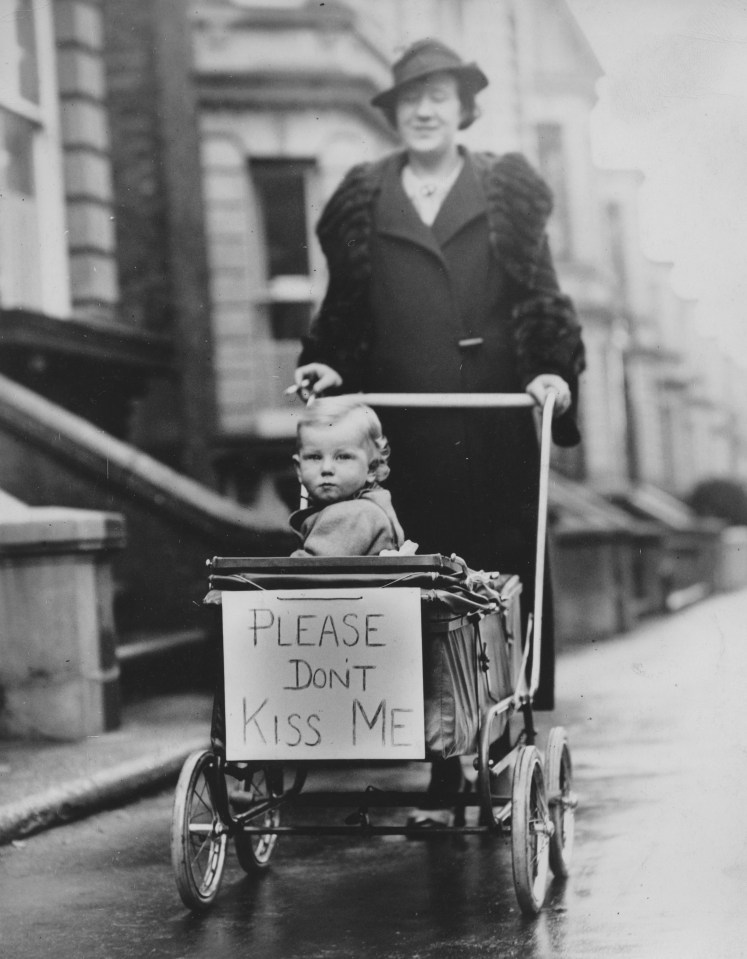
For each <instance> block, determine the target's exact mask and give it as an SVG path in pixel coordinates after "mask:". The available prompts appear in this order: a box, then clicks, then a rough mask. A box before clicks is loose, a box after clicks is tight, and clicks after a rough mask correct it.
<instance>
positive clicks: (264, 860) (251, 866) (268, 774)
mask: <svg viewBox="0 0 747 959" xmlns="http://www.w3.org/2000/svg"><path fill="white" fill-rule="evenodd" d="M282 793H283V770H282V769H277V768H272V767H268V766H262V767H258V768H255V769H250V770H249V771H248V772H247V775H246V778H245V779H243V780H242V781H241V782H239V783H237V784H236V786H235V787H234V792H233V793H232V794H231V799H232V800H233V801H234V802H235V803H236V805H237V806H239V811H241V810H243V809H245V808H246V807H247V806H249V805H255V804H256V803H258V802H264V801H265V800H267V799H272V798H274V797H276V796H281V795H282ZM249 824H250V825H251V826H257V825H260V826H268V827H277V826H279V825H280V809H279V808H277V807H276V808H275V809H270V810H268V811H267V812H266V813H264V814H263V815H262V816H261V817H260V819H259V820H250V823H249ZM277 842H278V837H277V833H248V834H247V833H244V832H238V833H236V836H235V838H234V846H235V848H236V857H237V859H238V860H239V865H240V866H241V868H242V869H243V870H244V872H246V873H248V874H249V875H258V874H261V873H263V872H265V871H266V870H267V868H268V866H269V865H270V859H271V858H272V855H273V853H274V852H275V847H276V846H277Z"/></svg>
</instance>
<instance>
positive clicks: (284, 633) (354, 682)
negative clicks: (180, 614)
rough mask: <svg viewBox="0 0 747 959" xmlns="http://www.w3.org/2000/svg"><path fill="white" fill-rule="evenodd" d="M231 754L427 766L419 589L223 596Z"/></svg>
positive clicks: (243, 757)
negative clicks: (390, 761) (406, 762)
mask: <svg viewBox="0 0 747 959" xmlns="http://www.w3.org/2000/svg"><path fill="white" fill-rule="evenodd" d="M223 649H224V660H225V689H226V736H227V739H226V754H227V757H228V758H229V759H232V760H235V761H242V760H260V759H283V760H300V759H304V760H308V759H423V758H425V741H424V740H425V733H424V727H423V659H422V656H423V653H422V643H421V634H420V590H419V589H413V588H403V589H399V588H397V589H313V590H298V589H291V590H287V589H281V590H272V591H270V590H266V591H258V592H255V591H249V590H246V591H245V590H241V591H225V592H224V593H223Z"/></svg>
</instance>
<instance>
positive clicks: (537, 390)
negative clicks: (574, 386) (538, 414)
mask: <svg viewBox="0 0 747 959" xmlns="http://www.w3.org/2000/svg"><path fill="white" fill-rule="evenodd" d="M551 390H554V391H555V393H556V394H557V396H556V398H555V407H554V409H553V416H560V415H561V414H562V413H565V411H566V410H567V409H568V407H569V406H570V405H571V388H570V386H568V384H567V383H566V381H565V380H564V379H563V377H562V376H558V375H557V373H540V375H539V376H535V378H534V379H533V380H532V381H531V383H527V386H526V392H527V393H529V395H530V396H531V397H532V399H533V400H534V401H535V403H537V405H538V406H540V407H542V406H543V405H544V403H545V399H546V398H547V394H548V393H549V392H550V391H551Z"/></svg>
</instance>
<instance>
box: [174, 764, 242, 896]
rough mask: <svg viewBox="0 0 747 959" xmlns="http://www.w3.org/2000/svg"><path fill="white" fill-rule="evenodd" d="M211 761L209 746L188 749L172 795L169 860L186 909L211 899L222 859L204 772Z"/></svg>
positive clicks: (222, 841)
mask: <svg viewBox="0 0 747 959" xmlns="http://www.w3.org/2000/svg"><path fill="white" fill-rule="evenodd" d="M214 763H215V757H214V756H213V754H212V752H210V750H200V751H198V752H194V753H192V755H191V756H189V757H188V758H187V759H186V761H185V763H184V765H183V766H182V771H181V773H180V775H179V781H178V782H177V784H176V793H175V795H174V810H173V814H172V817H171V863H172V865H173V867H174V877H175V879H176V888H177V889H178V890H179V895H180V896H181V898H182V902H183V903H184V905H185V906H187V907H188V908H189V909H207V907H208V906H209V905H210V904H211V903H212V902H213V900H214V899H215V897H216V895H217V894H218V889H219V888H220V883H221V879H222V878H223V868H224V866H225V862H226V843H227V841H228V837H227V835H226V831H225V828H224V827H223V824H222V823H221V821H220V817H219V816H218V812H217V809H216V806H215V802H214V800H213V796H212V795H211V792H210V786H209V784H208V779H207V776H206V772H207V770H208V769H209V768H210V767H211V766H212V765H213V764H214Z"/></svg>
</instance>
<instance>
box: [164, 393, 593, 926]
mask: <svg viewBox="0 0 747 959" xmlns="http://www.w3.org/2000/svg"><path fill="white" fill-rule="evenodd" d="M360 398H361V400H362V401H363V402H366V403H368V404H369V405H371V406H373V407H403V408H406V409H410V408H417V407H420V408H451V409H455V408H456V409H476V408H479V409H486V408H529V407H534V406H535V403H534V400H533V399H532V398H531V397H530V396H528V395H527V394H481V393H480V394H461V393H459V394H377V393H374V394H360ZM555 398H556V395H555V393H554V392H551V393H550V394H549V396H548V398H547V399H546V401H545V403H544V404H543V407H542V410H541V422H540V431H539V432H540V436H539V439H540V484H539V504H538V522H537V542H536V553H535V567H536V576H535V597H534V605H533V612H532V613H531V614H530V617H529V623H528V627H527V634H526V636H525V637H524V641H523V651H522V660H521V669H520V672H519V678H518V683H517V686H516V689H515V690H514V691H513V692H512V694H511V695H508V696H504V697H503V698H502V699H500V700H499V701H494V702H493V703H492V704H491V705H490V706H489V707H488V709H487V711H486V712H485V713H484V714H483V715H482V716H481V717H480V719H479V733H478V737H479V738H478V750H477V755H476V756H475V759H474V767H475V769H476V771H477V783H478V790H477V792H476V793H475V792H472V791H469V792H459V793H457V794H451V795H448V796H443V797H439V798H440V799H442V801H443V805H446V806H449V807H451V808H453V809H454V810H455V819H454V823H455V824H454V825H453V826H449V827H445V829H446V830H447V831H448V832H454V833H460V834H466V835H471V834H487V833H499V834H505V835H511V836H512V848H513V866H514V869H513V871H514V885H515V888H516V894H517V898H518V900H519V905H520V907H521V909H522V911H524V912H525V913H526V914H528V915H536V914H537V913H538V912H539V911H540V909H541V907H542V902H543V900H544V895H545V885H546V878H547V861H548V855H549V861H550V863H551V864H553V871H555V872H556V874H557V873H558V872H561V870H560V869H559V868H556V866H555V863H559V862H560V863H563V864H564V865H566V866H567V862H568V860H569V858H570V845H571V844H572V817H573V809H574V808H575V797H574V796H573V794H572V792H571V766H570V753H569V751H568V748H567V739H566V737H565V732H564V731H563V730H562V729H561V728H560V727H556V729H555V730H553V733H552V734H551V736H552V737H553V741H554V742H556V743H560V744H561V745H560V746H558V748H556V749H554V750H553V751H552V757H551V756H550V755H548V761H549V760H552V768H546V769H545V776H546V778H548V779H549V780H551V781H552V782H553V785H554V786H555V787H557V788H555V791H554V793H553V794H552V795H550V796H549V797H548V795H547V792H546V789H545V785H544V778H543V771H542V763H541V758H540V755H539V752H538V750H537V748H536V739H537V732H536V728H535V724H534V717H533V710H532V702H533V697H534V694H535V692H536V690H537V687H538V683H539V670H540V661H541V654H542V603H543V586H544V567H545V541H546V535H547V504H548V491H549V467H550V440H551V432H550V431H551V423H552V415H553V408H554V403H555ZM269 562H270V565H272V560H270V561H269ZM231 563H233V564H234V566H240V564H241V563H242V558H232V559H228V558H219V557H215V558H213V560H208V565H210V566H212V568H214V569H221V568H223V569H225V568H226V566H227V565H228V566H230V564H231ZM341 563H343V564H344V565H345V566H346V567H348V568H353V569H354V568H355V567H356V565H361V564H360V562H358V563H356V558H355V557H346V558H345V560H344V561H342V560H341ZM277 564H278V567H281V566H282V560H280V559H278V560H277ZM294 585H295V584H294ZM258 588H262V586H261V585H259V587H258ZM519 589H520V586H519ZM530 652H531V655H532V664H531V670H530V677H529V681H527V678H526V677H527V664H528V659H529V655H530ZM515 713H521V715H522V716H523V721H524V727H523V730H522V731H521V733H520V734H519V735H518V737H517V740H516V742H515V743H514V744H513V745H510V747H509V749H508V751H507V752H506V753H505V755H502V756H501V757H500V758H497V759H495V760H494V759H493V757H492V756H491V745H492V742H493V738H492V733H491V730H492V728H493V724H494V722H495V721H496V719H497V718H498V717H502V716H504V715H505V716H506V720H507V721H508V719H509V718H510V717H511V716H512V715H513V714H515ZM561 747H562V748H561ZM260 765H261V767H262V770H263V771H264V777H265V782H266V783H269V782H270V780H271V779H273V778H274V781H278V778H279V776H280V775H281V774H282V769H283V768H284V767H285V768H287V767H288V766H289V765H293V767H294V769H295V774H294V779H293V783H292V785H291V786H290V787H289V788H287V789H285V788H283V789H282V790H281V791H280V792H279V793H278V792H276V794H273V789H272V788H270V786H269V785H267V788H266V795H265V796H264V797H261V798H260V799H259V800H257V801H255V802H251V803H250V804H249V808H248V809H246V810H245V811H243V812H239V813H235V812H234V810H233V809H232V808H231V807H232V801H233V803H234V804H236V803H237V801H239V802H240V800H241V795H242V794H241V793H239V795H238V797H237V795H236V794H234V795H233V796H230V795H229V790H228V786H227V781H226V775H228V776H230V777H232V778H233V779H235V780H236V781H237V782H238V783H244V784H246V783H249V784H251V782H252V777H253V776H254V774H255V772H256V767H257V766H260ZM313 765H314V764H313V762H310V761H303V762H298V763H293V764H289V763H284V762H274V761H262V762H261V763H258V764H256V766H255V764H253V763H243V762H242V763H235V762H231V761H228V760H226V757H225V752H224V750H223V749H221V748H213V749H212V750H209V751H202V752H197V753H194V754H192V756H190V757H189V758H188V759H187V761H186V762H185V765H184V768H183V770H182V775H181V777H180V781H179V784H178V785H177V794H176V799H175V808H174V816H173V821H172V862H173V866H174V871H175V875H176V880H177V887H178V890H179V892H180V895H181V896H182V899H183V901H184V902H185V904H186V905H187V906H189V907H190V908H192V909H203V908H206V907H208V906H209V905H210V904H211V903H212V901H213V899H214V898H215V895H216V894H217V891H218V887H219V885H220V878H221V875H222V870H223V860H224V857H225V845H226V842H227V839H228V838H230V837H234V839H235V840H236V842H237V852H239V859H240V862H241V864H242V866H243V867H244V868H245V869H247V871H254V869H253V868H252V862H253V858H254V857H252V856H251V855H248V856H247V853H246V852H244V855H242V853H241V849H245V848H246V843H252V842H254V841H256V842H267V841H268V837H275V838H273V839H271V840H270V842H271V846H270V854H268V856H267V859H269V855H271V851H272V848H274V842H275V839H276V838H277V837H278V836H282V835H317V836H319V835H321V836H340V835H353V834H357V835H361V834H365V835H366V836H407V835H410V834H411V833H412V828H411V827H408V826H393V825H380V824H375V823H373V822H372V821H371V817H370V812H371V810H373V809H380V808H384V807H387V808H391V807H412V806H415V807H417V806H420V805H423V804H424V803H423V800H424V798H425V797H426V794H424V793H423V792H418V791H410V790H389V789H386V790H384V789H378V788H376V787H374V786H370V785H369V786H367V787H366V788H365V789H363V790H358V791H345V792H339V791H324V792H313V793H311V792H306V793H304V792H303V787H304V784H305V782H306V777H307V772H308V770H309V769H310V768H312V767H313ZM370 765H371V766H372V767H375V766H376V765H377V763H376V762H375V761H372V762H371V763H370ZM512 765H513V767H514V777H513V784H512V788H511V793H510V794H509V795H505V794H500V795H496V793H494V792H493V791H492V787H491V782H494V781H495V780H496V779H497V777H498V776H499V775H500V774H501V773H502V772H504V771H505V770H507V769H508V768H509V767H511V766H512ZM198 766H199V768H200V770H201V771H202V775H204V779H205V782H206V784H207V792H208V794H209V799H210V802H211V803H212V807H213V817H212V822H211V823H210V824H209V826H208V825H207V824H203V825H199V827H198V826H197V825H193V824H191V823H190V822H189V821H188V799H189V796H187V795H186V793H185V791H188V790H189V789H190V788H194V780H195V776H196V770H197V768H198ZM517 776H518V778H520V779H521V782H517ZM530 800H531V803H532V804H533V805H532V807H531V815H530V813H529V812H527V810H528V809H529V806H528V803H530ZM289 802H292V803H293V806H294V808H295V809H312V808H319V807H327V808H351V807H352V808H353V810H354V811H353V812H352V813H351V814H350V815H349V816H347V817H346V819H345V820H344V824H343V825H324V824H317V823H314V824H300V823H299V824H295V823H294V824H293V825H289V826H281V825H280V824H279V822H278V821H277V819H276V818H275V817H276V814H277V811H278V810H279V809H280V808H281V807H282V806H283V805H284V804H286V803H289ZM185 803H187V806H185ZM469 807H479V808H480V812H481V815H480V821H479V824H478V825H468V824H467V823H466V821H465V811H466V809H467V808H469ZM528 816H529V818H527V817H528ZM532 816H533V818H532ZM517 818H518V819H521V832H522V833H523V835H521V836H518V835H517V829H516V827H515V824H514V820H515V819H517ZM257 823H259V824H257ZM559 827H560V834H558V833H559ZM439 832H443V831H442V830H439ZM530 832H531V833H532V835H530ZM193 833H195V834H196V835H197V836H198V838H199V837H200V836H201V835H203V834H204V835H205V836H206V838H205V840H204V841H203V844H202V845H204V844H205V842H208V841H210V843H211V847H210V848H211V850H212V851H213V852H212V860H211V862H212V863H213V866H214V867H215V870H217V873H216V872H214V873H211V879H210V884H209V888H206V890H204V891H203V890H201V889H200V888H199V885H195V883H194V882H193V881H192V879H191V878H190V875H191V873H190V872H189V869H190V868H191V867H190V866H189V863H188V862H187V860H188V857H189V841H190V840H191V838H192V834H193ZM542 837H544V839H543V838H542ZM566 840H569V842H567V841H566ZM542 843H544V847H545V848H544V849H543V851H542V853H540V852H537V859H538V860H540V859H541V860H542V861H541V862H540V864H539V866H537V864H536V863H534V862H532V861H531V855H532V854H531V849H532V848H534V846H535V845H536V848H537V849H539V846H540V845H541V844H542ZM239 844H243V845H242V846H241V847H240V845H239ZM533 844H534V845H533ZM550 845H553V852H554V855H553V854H550V851H549V847H550ZM527 857H529V858H527ZM254 865H255V866H256V870H257V871H261V870H262V869H264V868H265V866H266V865H267V863H266V862H264V861H262V862H259V861H257V862H256V863H255V864H254ZM211 868H212V867H211ZM565 874H566V875H567V870H566V872H565ZM216 875H217V878H216Z"/></svg>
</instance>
